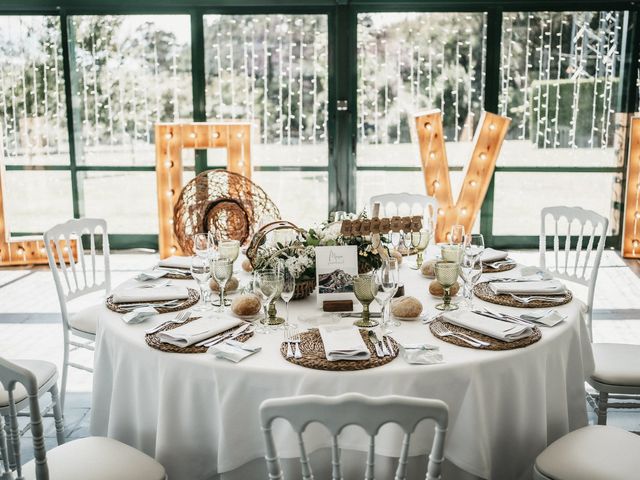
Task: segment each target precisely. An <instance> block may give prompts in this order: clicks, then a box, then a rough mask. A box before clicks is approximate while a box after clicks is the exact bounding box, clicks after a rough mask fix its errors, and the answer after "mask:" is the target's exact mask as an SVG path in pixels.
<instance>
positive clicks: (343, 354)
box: [318, 325, 371, 362]
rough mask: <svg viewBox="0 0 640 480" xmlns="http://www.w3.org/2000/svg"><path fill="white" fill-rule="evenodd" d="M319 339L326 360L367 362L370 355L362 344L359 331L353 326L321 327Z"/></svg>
mask: <svg viewBox="0 0 640 480" xmlns="http://www.w3.org/2000/svg"><path fill="white" fill-rule="evenodd" d="M318 330H319V331H320V337H322V344H323V345H324V351H325V354H326V357H327V360H329V361H330V362H333V361H335V360H369V358H371V353H369V349H368V348H367V346H366V345H365V343H364V340H363V339H362V336H361V335H360V330H358V329H357V328H356V327H354V326H351V325H349V326H344V325H343V326H340V325H331V326H322V327H319V328H318Z"/></svg>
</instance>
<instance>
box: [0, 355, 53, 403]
mask: <svg viewBox="0 0 640 480" xmlns="http://www.w3.org/2000/svg"><path fill="white" fill-rule="evenodd" d="M11 361H12V362H13V363H15V364H16V365H20V366H21V367H23V368H26V369H27V370H30V371H31V372H32V373H33V374H34V375H35V376H36V380H37V381H38V388H40V387H41V386H42V385H44V384H45V383H47V381H49V380H50V379H51V377H53V376H54V375H56V372H57V371H56V366H55V365H54V364H53V363H51V362H45V361H44V360H11ZM25 398H27V391H26V390H25V388H24V387H23V386H22V384H21V383H16V387H15V389H14V390H13V400H14V401H15V402H16V403H18V402H21V401H22V400H24V399H25ZM8 405H9V394H8V393H7V391H6V390H5V389H4V388H3V387H2V385H0V408H2V407H7V406H8Z"/></svg>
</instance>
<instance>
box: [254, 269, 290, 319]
mask: <svg viewBox="0 0 640 480" xmlns="http://www.w3.org/2000/svg"><path fill="white" fill-rule="evenodd" d="M283 284H284V279H283V276H282V275H280V274H279V273H277V272H276V271H275V270H272V269H269V270H265V271H263V272H260V273H258V288H259V289H260V292H261V293H262V297H263V298H264V299H265V304H264V305H265V316H264V320H263V321H262V323H263V324H264V325H280V324H282V323H284V320H283V319H281V318H278V317H276V315H275V305H273V304H272V302H273V301H274V300H275V299H276V298H278V297H279V296H280V293H281V292H282V287H283Z"/></svg>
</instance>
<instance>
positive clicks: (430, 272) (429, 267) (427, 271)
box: [420, 260, 438, 278]
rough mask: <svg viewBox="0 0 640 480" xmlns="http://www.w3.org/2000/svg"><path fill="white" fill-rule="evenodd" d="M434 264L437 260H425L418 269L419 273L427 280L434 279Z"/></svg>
mask: <svg viewBox="0 0 640 480" xmlns="http://www.w3.org/2000/svg"><path fill="white" fill-rule="evenodd" d="M436 263H438V261H437V260H427V261H426V262H424V263H423V264H422V266H421V267H420V272H421V273H422V275H424V276H425V277H427V278H436Z"/></svg>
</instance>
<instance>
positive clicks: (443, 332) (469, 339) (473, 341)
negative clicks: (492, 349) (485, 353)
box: [431, 323, 490, 348]
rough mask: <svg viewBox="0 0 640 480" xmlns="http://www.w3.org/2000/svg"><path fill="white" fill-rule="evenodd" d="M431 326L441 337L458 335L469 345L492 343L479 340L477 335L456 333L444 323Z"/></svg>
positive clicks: (477, 345) (457, 336) (480, 345)
mask: <svg viewBox="0 0 640 480" xmlns="http://www.w3.org/2000/svg"><path fill="white" fill-rule="evenodd" d="M431 328H432V329H433V331H434V333H436V334H437V335H439V336H441V337H456V338H458V339H460V340H462V341H463V342H467V343H468V344H469V345H471V346H473V347H476V348H478V347H483V346H485V347H486V346H488V345H490V343H487V342H484V341H482V340H479V339H477V338H475V337H472V336H471V335H466V334H464V333H455V332H452V331H451V330H449V329H448V328H447V327H445V326H444V325H443V324H442V323H434V324H433V325H432V326H431Z"/></svg>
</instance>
